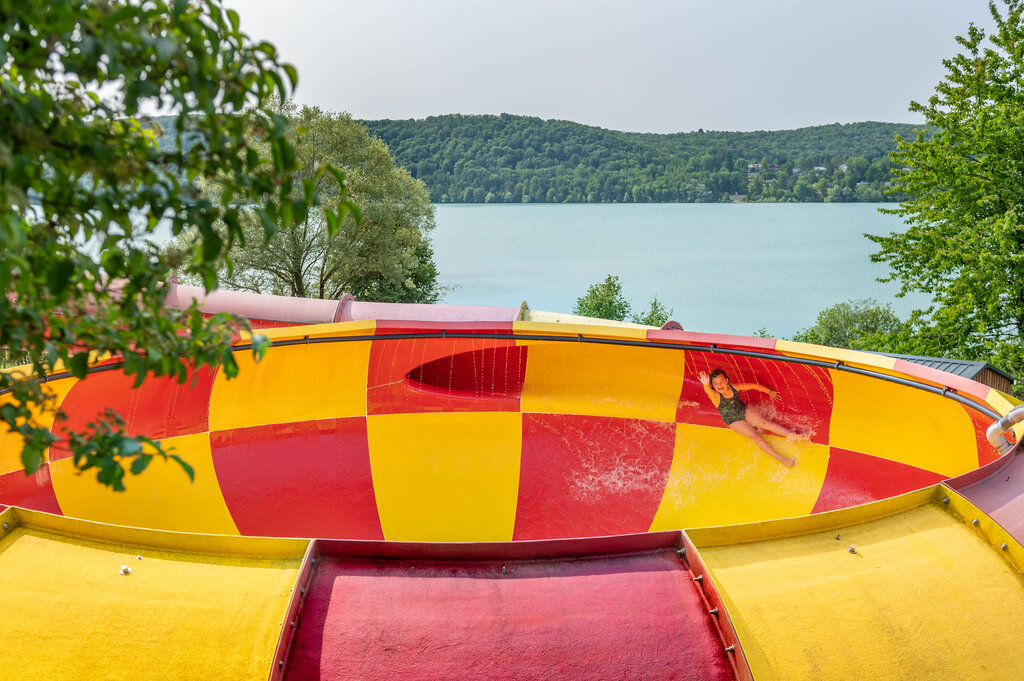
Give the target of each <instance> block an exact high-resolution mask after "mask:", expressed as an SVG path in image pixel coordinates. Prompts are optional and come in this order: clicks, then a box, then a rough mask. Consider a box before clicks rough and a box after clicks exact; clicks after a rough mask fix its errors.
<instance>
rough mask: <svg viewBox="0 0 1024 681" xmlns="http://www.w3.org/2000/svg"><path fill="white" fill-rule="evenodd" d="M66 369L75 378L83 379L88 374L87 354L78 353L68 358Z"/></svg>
mask: <svg viewBox="0 0 1024 681" xmlns="http://www.w3.org/2000/svg"><path fill="white" fill-rule="evenodd" d="M68 369H69V370H70V371H71V375H72V376H74V377H75V378H78V379H82V378H85V377H86V375H87V374H88V373H89V353H88V352H79V353H76V354H74V355H72V356H71V357H70V358H68Z"/></svg>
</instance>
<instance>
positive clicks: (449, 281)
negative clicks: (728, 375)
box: [433, 203, 927, 336]
mask: <svg viewBox="0 0 1024 681" xmlns="http://www.w3.org/2000/svg"><path fill="white" fill-rule="evenodd" d="M888 205H890V206H891V205H893V204H888ZM903 229H904V225H903V223H902V222H901V221H900V220H899V219H898V218H895V217H893V216H889V215H883V214H881V213H879V212H878V205H876V204H863V203H840V204H836V203H833V204H768V203H754V204H489V205H480V204H441V205H438V206H437V229H436V231H435V232H434V236H433V238H434V257H435V261H436V263H437V267H438V270H439V272H440V279H441V283H442V284H444V285H448V286H455V287H456V288H455V290H453V291H452V292H450V293H449V294H448V295H447V296H446V297H445V299H444V302H446V303H454V304H466V305H507V306H518V305H519V304H520V303H521V302H522V301H523V300H526V301H527V302H528V303H529V305H530V307H531V308H533V309H538V310H549V311H555V312H570V311H571V310H572V307H573V305H574V303H575V302H576V298H578V297H579V296H581V295H583V294H584V293H585V292H586V290H587V287H588V286H589V285H590V284H593V283H596V282H598V281H601V280H602V279H604V277H605V276H606V275H608V274H615V275H618V276H619V277H620V278H621V280H622V283H623V290H624V293H625V296H626V298H627V299H628V300H629V301H630V302H631V303H632V305H633V307H634V309H637V308H646V306H647V304H648V302H649V301H650V300H651V298H653V297H654V296H657V297H658V298H659V299H660V300H661V301H662V302H664V303H665V304H666V305H667V306H668V307H670V308H673V310H674V312H673V315H672V318H673V319H676V320H678V321H679V322H680V323H681V324H682V325H683V327H684V328H686V329H689V330H694V331H709V332H719V333H738V334H746V335H749V334H751V333H753V332H754V331H755V330H757V329H759V328H762V327H764V328H767V329H768V331H769V332H770V333H771V334H772V335H775V336H791V335H792V334H793V333H795V332H796V331H798V330H800V329H802V328H806V327H807V326H810V325H811V324H813V323H814V319H815V317H816V316H817V314H818V312H819V311H820V310H822V309H824V308H826V307H828V306H829V305H833V304H835V303H838V302H842V301H845V300H851V299H861V298H875V299H877V300H878V301H879V302H882V303H885V302H891V303H892V304H893V309H894V310H896V312H897V313H898V314H900V316H902V317H906V315H907V314H908V313H909V312H910V311H911V310H912V309H914V308H915V307H921V306H923V305H925V304H926V302H927V301H926V299H925V298H924V297H923V296H916V297H913V298H910V297H908V298H904V299H896V298H893V296H894V294H895V293H896V292H897V291H898V287H897V286H896V285H895V284H892V283H889V284H883V283H879V282H877V281H876V279H877V278H879V277H884V276H885V275H886V274H887V268H886V267H885V266H884V265H882V264H876V263H872V262H871V261H870V260H869V256H870V254H871V253H874V252H875V251H877V248H876V247H875V245H874V244H873V243H872V242H871V241H869V240H868V239H866V238H865V237H864V233H865V232H867V233H871V234H888V233H890V232H893V231H902V230H903Z"/></svg>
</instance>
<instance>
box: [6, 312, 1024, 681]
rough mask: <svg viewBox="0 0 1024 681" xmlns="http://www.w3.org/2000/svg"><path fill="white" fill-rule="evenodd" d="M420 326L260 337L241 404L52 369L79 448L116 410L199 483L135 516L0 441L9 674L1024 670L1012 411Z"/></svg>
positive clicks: (215, 381) (1020, 481) (820, 359)
mask: <svg viewBox="0 0 1024 681" xmlns="http://www.w3.org/2000/svg"><path fill="white" fill-rule="evenodd" d="M425 307H426V306H420V307H418V308H417V309H416V310H414V312H416V313H417V315H418V316H417V315H411V314H410V315H406V316H417V318H416V319H411V320H410V319H404V320H403V319H393V318H391V319H389V318H378V319H376V320H371V319H353V320H352V321H340V322H332V323H322V324H313V325H306V326H287V325H285V323H284V322H283V323H282V324H280V325H278V326H279V327H280V328H273V327H274V326H275V324H273V323H270V322H269V321H268V322H267V323H265V324H263V326H264V327H265V328H264V329H263V331H262V332H263V333H264V334H265V335H267V336H269V337H270V338H271V340H272V341H273V346H272V347H271V348H270V350H269V351H268V352H267V354H266V356H265V358H264V359H263V361H261V362H259V363H258V364H257V363H254V362H253V361H252V356H251V352H250V346H249V344H248V339H247V338H246V337H243V338H241V339H239V340H238V341H237V343H236V344H235V352H236V358H237V360H238V362H239V364H240V366H241V371H240V373H239V375H238V377H236V378H234V379H232V380H227V378H226V377H225V376H224V375H223V374H221V373H219V372H217V371H210V370H208V369H198V370H195V371H194V372H193V373H192V376H191V378H192V380H190V381H188V382H186V383H184V384H180V385H179V384H176V383H173V382H171V381H169V380H163V379H152V380H148V381H146V382H145V383H144V384H143V385H142V386H141V387H139V388H133V387H132V381H131V379H129V378H127V377H125V375H124V374H123V373H122V372H121V370H120V366H119V364H118V363H117V361H116V359H108V360H101V361H98V362H96V363H95V364H94V365H93V366H92V367H91V369H90V373H89V375H88V376H87V377H86V378H85V379H84V380H80V381H79V380H76V379H74V378H72V377H70V376H68V375H66V374H61V373H57V374H55V375H53V376H50V377H49V379H48V381H47V383H46V387H47V389H48V390H49V391H50V392H51V393H52V394H53V395H54V396H55V402H56V404H57V405H58V406H59V408H60V410H61V412H62V414H63V417H62V418H60V419H55V418H54V415H53V414H42V415H41V416H40V418H41V419H43V420H44V421H46V422H49V423H52V425H53V428H54V431H55V432H56V433H57V434H58V435H59V434H60V433H62V432H64V431H65V430H66V429H69V428H71V429H82V428H85V427H86V426H87V424H89V423H91V422H95V421H96V419H97V418H99V417H100V416H101V415H102V413H103V412H104V410H106V409H107V408H112V409H114V410H115V411H117V412H119V413H120V414H121V415H122V416H123V417H124V419H125V421H126V424H127V428H128V429H129V431H131V432H134V433H140V434H146V435H149V436H151V437H155V438H159V439H161V440H162V442H163V444H164V446H165V447H169V448H173V450H174V452H175V453H176V454H178V455H180V456H181V457H182V458H184V459H185V460H187V461H188V462H189V463H190V464H191V465H192V466H193V467H194V468H195V481H194V482H191V483H190V482H189V480H188V478H187V476H186V475H185V474H184V472H183V471H182V470H181V468H180V467H178V466H177V465H176V464H174V463H164V462H162V461H160V460H155V461H154V462H153V464H152V465H151V466H150V469H149V470H147V471H146V472H145V473H144V474H143V475H141V476H139V477H131V478H129V479H128V480H127V486H128V490H127V491H126V492H123V493H115V492H112V491H109V490H108V489H106V488H104V487H102V486H100V485H98V484H97V482H96V481H95V480H94V479H93V476H92V475H91V474H90V473H88V472H87V473H85V474H80V473H78V472H77V471H76V470H75V468H74V467H73V465H72V461H71V458H70V453H69V452H68V451H67V449H66V448H64V447H62V446H61V444H60V443H58V444H56V445H54V446H53V447H52V448H51V449H50V450H49V452H48V453H47V459H46V463H45V464H44V466H43V467H42V468H41V469H40V470H39V471H38V472H36V473H35V474H33V475H31V476H26V475H25V473H24V472H23V471H22V470H20V458H19V452H20V447H19V441H18V439H17V438H16V437H15V436H13V435H10V434H4V435H2V436H0V503H2V504H5V505H8V506H11V507H12V508H9V509H7V510H6V511H5V512H4V513H3V515H2V518H3V523H2V530H0V603H3V604H4V608H3V611H4V614H5V618H4V620H5V621H4V625H3V628H2V629H0V631H2V632H3V633H2V635H0V637H2V642H3V645H0V677H5V676H4V675H5V674H6V675H7V676H9V677H10V678H18V679H36V678H38V679H44V678H45V679H54V678H75V679H77V678H82V679H86V678H88V679H93V678H161V679H164V678H167V679H196V678H237V679H278V678H283V679H340V678H353V679H390V678H396V677H399V676H401V677H404V678H411V679H443V678H469V679H485V678H512V679H549V678H580V679H621V678H645V679H734V678H737V679H759V680H760V679H850V678H872V679H907V678H939V677H949V678H962V679H1006V678H1016V677H1017V676H1020V675H1021V674H1022V673H1024V649H1021V647H1020V646H1019V645H1017V641H1018V640H1019V637H1020V636H1021V634H1022V633H1024V627H1022V624H1021V623H1022V622H1024V582H1022V581H1021V573H1020V570H1021V565H1022V561H1024V549H1022V547H1021V544H1020V540H1021V538H1022V537H1024V522H1022V521H1021V520H1020V519H1021V517H1022V515H1021V512H1020V511H1021V510H1022V506H1024V472H1020V474H1019V475H1018V470H1017V469H1018V468H1020V466H1021V465H1022V464H1018V463H1017V461H1018V459H1017V454H1016V453H1015V451H1016V450H1014V452H1011V453H1009V454H1006V455H1002V456H1001V455H1000V453H999V451H997V448H996V446H993V444H992V442H995V443H996V444H997V445H1000V446H1001V447H1002V448H1003V449H1009V448H1010V442H1008V441H1006V440H1004V439H1000V438H999V437H994V438H993V439H992V440H991V441H990V439H989V437H988V436H987V432H986V431H987V430H988V429H989V427H990V425H991V424H992V422H993V421H994V420H996V419H997V418H999V417H1001V416H1003V415H1004V414H1007V413H1008V412H1010V410H1011V409H1012V408H1013V407H1014V405H1015V404H1016V402H1015V401H1014V400H1012V398H1010V397H1008V396H1006V395H1004V394H1002V393H999V392H998V391H995V390H992V389H990V388H987V387H985V386H982V385H980V384H977V383H974V382H972V381H968V380H965V379H962V378H959V377H955V376H952V375H949V374H945V373H942V372H938V371H934V370H931V369H928V368H925V367H920V366H917V365H914V364H910V363H909V362H906V361H904V360H900V359H893V358H890V357H885V356H879V355H872V354H863V353H855V352H850V351H843V350H835V349H831V348H824V347H817V346H808V345H803V344H798V343H791V342H786V341H775V340H768V339H754V338H741V337H734V336H713V335H708V334H699V333H689V332H684V331H670V330H665V331H662V330H653V329H644V328H630V327H610V326H601V325H598V324H585V323H581V324H566V323H562V324H551V323H535V322H524V321H514V320H513V318H514V317H515V315H514V314H509V313H508V312H509V311H508V310H505V309H504V308H501V309H496V308H495V309H492V308H484V309H481V310H476V311H475V312H474V310H473V309H472V308H469V309H464V310H459V311H456V312H457V313H453V310H451V309H448V310H441V314H439V315H438V318H435V319H434V320H431V319H430V315H429V309H427V310H426V312H427V313H428V314H421V313H423V312H424V309H425ZM340 309H341V308H340V307H339V308H338V310H340ZM496 310H498V311H499V312H496ZM328 312H329V311H328ZM406 312H409V311H406ZM334 314H336V315H337V314H340V312H338V311H337V310H335V312H334ZM249 316H250V317H251V318H253V319H262V320H264V321H267V317H269V316H271V315H264V316H263V317H260V316H259V315H258V314H254V313H249ZM377 316H378V317H386V316H387V315H383V314H379V315H377ZM270 321H273V320H270ZM291 323H293V322H291ZM715 369H722V370H724V371H725V372H726V373H727V374H728V377H729V379H730V380H731V381H732V383H733V384H735V385H743V384H750V385H758V386H763V387H765V388H771V389H772V390H773V391H774V392H777V393H778V395H779V398H780V399H777V400H770V399H768V395H767V394H765V393H764V392H761V391H758V390H756V389H753V388H750V389H744V390H743V391H742V392H741V396H742V397H743V399H744V400H746V401H747V403H748V404H749V405H751V406H752V407H753V408H755V409H756V410H757V411H758V413H760V414H761V415H762V416H763V418H766V419H768V420H769V421H771V422H772V423H775V424H779V425H780V426H782V427H784V428H786V429H787V430H789V431H792V432H793V433H795V436H793V437H789V438H786V437H779V436H776V435H773V434H771V433H770V432H766V433H765V435H766V438H767V441H768V443H769V444H770V445H771V446H772V447H774V448H775V449H776V450H777V451H778V452H779V453H780V454H781V455H783V456H785V457H788V458H791V459H794V460H795V461H796V465H795V466H793V467H792V468H790V467H786V466H783V465H782V464H781V463H780V462H778V461H776V459H774V458H772V457H771V456H769V455H768V454H766V453H765V452H764V451H762V450H761V449H759V448H758V446H757V445H756V444H755V442H754V441H753V440H751V439H748V438H747V437H744V436H743V435H741V434H740V433H738V432H736V431H735V430H733V429H730V428H729V427H727V426H726V424H725V422H724V421H723V418H722V416H721V415H720V414H719V411H718V410H717V409H716V408H715V406H714V405H713V404H712V403H711V400H710V399H709V397H708V396H707V394H705V391H704V388H703V386H702V384H701V381H700V380H699V376H700V375H701V374H702V373H710V372H712V371H713V370H715ZM997 430H999V429H997ZM998 435H999V433H998V432H997V433H996V436H998ZM62 516H63V517H62ZM115 653H116V654H115ZM6 670H17V671H16V672H14V673H10V672H7V671H6Z"/></svg>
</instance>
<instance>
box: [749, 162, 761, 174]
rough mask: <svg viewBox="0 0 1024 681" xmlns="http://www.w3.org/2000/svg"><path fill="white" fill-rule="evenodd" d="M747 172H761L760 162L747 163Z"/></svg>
mask: <svg viewBox="0 0 1024 681" xmlns="http://www.w3.org/2000/svg"><path fill="white" fill-rule="evenodd" d="M747 172H748V173H759V172H761V164H760V163H750V164H748V165H747Z"/></svg>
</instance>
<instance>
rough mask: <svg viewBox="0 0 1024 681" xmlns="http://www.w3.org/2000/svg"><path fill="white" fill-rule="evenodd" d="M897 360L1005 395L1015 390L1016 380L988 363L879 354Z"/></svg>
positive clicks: (886, 353) (887, 353)
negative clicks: (965, 380)
mask: <svg viewBox="0 0 1024 681" xmlns="http://www.w3.org/2000/svg"><path fill="white" fill-rule="evenodd" d="M878 354H881V355H886V356H888V357H895V358H896V359H905V360H907V361H908V362H913V363H914V364H920V365H921V366H926V367H930V368H932V369H938V370H939V371H945V372H946V373H947V374H953V375H955V376H962V377H963V378H969V379H971V380H972V381H977V382H978V383H981V384H983V385H987V386H988V387H990V388H995V389H996V390H1000V391H1002V392H1004V393H1008V392H1010V389H1011V388H1013V384H1014V378H1013V376H1011V375H1010V374H1008V373H1006V372H1005V371H1000V370H999V369H996V368H995V367H994V366H992V365H991V364H989V363H988V362H972V361H970V360H966V359H945V358H942V357H925V356H923V355H896V354H893V353H889V352H881V353H878Z"/></svg>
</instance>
